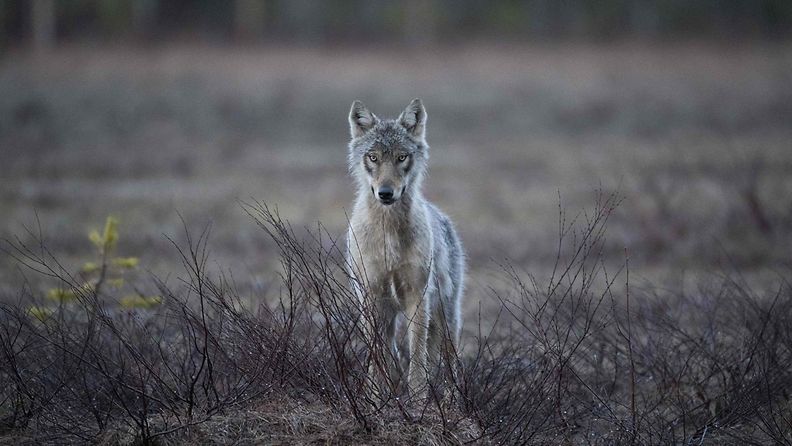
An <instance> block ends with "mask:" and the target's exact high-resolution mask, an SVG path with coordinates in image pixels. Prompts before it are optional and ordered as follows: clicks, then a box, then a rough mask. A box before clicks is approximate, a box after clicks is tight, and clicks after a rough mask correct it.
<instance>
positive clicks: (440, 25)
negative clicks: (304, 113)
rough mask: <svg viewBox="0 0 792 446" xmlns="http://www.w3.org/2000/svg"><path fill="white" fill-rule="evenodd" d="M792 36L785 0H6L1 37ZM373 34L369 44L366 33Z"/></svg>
mask: <svg viewBox="0 0 792 446" xmlns="http://www.w3.org/2000/svg"><path fill="white" fill-rule="evenodd" d="M790 30H792V5H790V3H789V2H788V1H785V0H755V1H746V0H695V1H686V0H664V1H657V2H653V1H647V0H602V1H596V2H595V1H587V0H564V1H553V0H531V1H519V0H497V1H485V0H461V1H452V0H426V1H421V0H408V1H403V2H387V1H361V0H331V1H311V0H295V1H285V0H234V1H224V2H217V1H211V0H174V1H160V0H30V1H28V0H3V1H2V2H0V38H2V41H3V43H4V44H7V45H8V44H15V43H19V42H21V41H24V40H25V39H27V38H33V39H34V40H35V41H36V42H37V43H38V44H40V45H51V44H53V43H54V42H56V41H61V40H81V41H86V40H103V41H113V40H137V41H154V40H158V39H162V38H166V39H174V38H177V39H179V38H202V39H208V40H215V41H226V42H228V41H240V40H243V41H260V40H264V39H266V40H277V41H282V42H311V43H330V42H332V43H337V42H346V43H353V44H360V43H371V42H385V41H396V42H404V43H410V44H415V43H426V42H437V41H439V42H459V41H465V40H470V39H476V38H506V39H521V40H522V39H532V40H537V39H538V40H543V39H558V38H566V39H569V38H575V39H595V40H601V39H613V38H623V37H631V38H634V37H643V38H664V39H668V38H671V39H679V38H689V37H697V38H700V37H703V36H706V37H711V38H728V39H734V38H745V37H753V38H757V37H758V38H778V37H784V36H788V35H789V33H790ZM363 35H364V36H365V37H364V38H362V37H361V36H363Z"/></svg>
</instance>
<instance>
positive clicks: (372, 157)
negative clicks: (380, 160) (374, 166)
mask: <svg viewBox="0 0 792 446" xmlns="http://www.w3.org/2000/svg"><path fill="white" fill-rule="evenodd" d="M368 158H369V159H370V160H371V162H372V163H376V162H377V155H374V154H373V153H369V155H368Z"/></svg>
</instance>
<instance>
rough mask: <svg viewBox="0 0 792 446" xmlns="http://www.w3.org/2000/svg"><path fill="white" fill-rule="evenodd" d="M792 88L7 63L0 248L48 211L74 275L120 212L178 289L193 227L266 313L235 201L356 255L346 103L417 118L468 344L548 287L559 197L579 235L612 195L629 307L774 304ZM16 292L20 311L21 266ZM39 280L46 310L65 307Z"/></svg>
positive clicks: (487, 54)
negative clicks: (449, 231) (464, 290)
mask: <svg viewBox="0 0 792 446" xmlns="http://www.w3.org/2000/svg"><path fill="white" fill-rule="evenodd" d="M791 82H792V47H790V46H788V45H782V44H773V45H770V44H763V45H759V44H741V45H724V46H716V45H666V46H647V45H637V44H636V45H633V44H618V45H607V46H588V45H569V44H567V45H550V44H548V45H542V46H517V45H474V46H461V47H440V48H434V49H431V50H417V51H411V50H406V49H396V48H363V49H360V48H325V49H310V48H280V47H267V48H247V49H244V48H242V49H240V48H226V47H209V48H206V47H200V48H198V47H182V46H174V47H164V48H156V49H131V48H110V49H108V48H98V49H97V48H85V47H66V48H62V49H58V50H57V51H55V52H53V53H51V54H39V55H34V54H28V53H22V52H11V53H10V54H7V55H5V56H4V57H3V58H2V59H0V154H2V161H3V166H2V175H0V214H2V215H3V218H2V220H0V235H2V236H3V237H12V236H13V235H23V238H24V230H23V226H28V227H34V226H35V225H36V217H35V213H37V214H38V218H39V219H40V222H41V226H42V230H43V232H44V235H45V236H46V240H47V246H48V247H49V249H50V250H51V251H52V252H53V253H55V254H57V255H58V257H59V258H61V259H62V260H63V261H64V264H65V265H66V266H67V267H68V268H76V267H77V266H79V265H80V264H82V262H84V261H85V260H86V259H88V258H89V257H90V256H91V250H92V247H91V245H90V243H88V242H87V234H88V232H89V230H90V229H92V228H96V227H100V226H101V225H102V223H103V221H104V218H105V216H106V215H109V214H111V215H114V216H117V217H118V218H119V220H120V222H121V226H120V231H121V234H122V236H121V241H120V246H119V252H123V253H125V254H128V255H136V256H140V258H141V263H142V264H144V265H145V266H146V268H149V269H150V270H152V271H153V272H155V273H156V274H157V275H159V276H161V277H166V276H168V274H170V273H174V272H177V271H179V270H180V268H181V262H180V258H179V257H178V254H177V253H175V252H174V250H173V249H172V247H171V245H170V243H169V241H168V240H167V239H166V238H165V237H164V236H163V234H164V235H167V236H170V237H173V238H175V239H176V240H177V241H181V240H182V239H183V231H182V228H181V225H182V223H181V220H180V214H181V216H183V217H184V219H185V220H186V222H187V224H188V225H189V226H190V227H192V228H194V229H200V228H201V227H202V226H203V225H204V224H206V223H207V222H211V223H212V236H211V241H210V248H211V252H212V258H213V263H212V264H211V265H210V268H211V269H215V270H217V269H225V270H226V271H233V275H234V280H235V281H236V282H237V284H238V285H239V287H240V288H241V289H242V290H244V294H245V296H244V297H245V298H246V299H248V300H252V301H255V300H256V299H261V300H268V299H271V298H272V296H273V295H274V294H273V293H274V290H276V289H277V288H278V287H279V279H278V278H277V276H276V272H277V271H278V270H279V264H278V259H277V256H276V255H275V251H274V246H273V244H272V241H271V240H269V239H267V237H265V236H264V235H263V234H262V233H261V231H260V230H259V229H258V228H257V227H256V226H255V224H254V223H253V222H252V220H251V219H250V217H249V216H248V215H247V214H246V213H245V212H244V211H243V210H242V209H241V207H240V204H239V201H240V200H242V201H248V200H251V199H256V200H261V201H264V202H267V203H269V204H271V205H277V207H278V209H279V211H280V215H281V216H282V217H283V218H285V219H288V220H289V221H290V222H291V223H292V224H293V225H294V226H295V227H297V228H300V227H302V226H308V227H315V225H316V224H317V222H320V221H321V222H322V224H324V225H325V226H326V228H327V229H328V231H329V233H330V234H331V235H335V236H338V237H341V236H343V233H344V228H345V223H346V214H345V213H346V211H347V210H348V209H349V205H350V204H351V201H352V196H353V193H354V191H353V189H352V186H351V181H350V179H349V178H348V175H347V173H346V165H345V163H346V161H345V156H346V148H345V144H346V141H347V137H348V129H347V120H346V116H347V113H348V108H349V105H350V104H351V102H352V100H353V99H361V100H363V101H364V102H366V104H367V105H368V106H369V107H370V108H371V109H372V110H373V111H374V112H375V113H377V114H378V115H380V116H386V117H387V116H395V115H397V114H398V112H399V111H400V110H401V109H402V108H403V107H404V106H405V105H406V104H407V103H408V102H409V100H410V99H411V98H413V97H421V98H422V99H423V100H424V103H425V104H426V107H427V111H428V114H429V126H428V138H429V143H430V145H431V146H432V149H431V150H432V151H431V160H430V163H431V168H430V175H429V178H428V181H427V183H426V194H427V196H428V197H429V198H430V199H432V200H433V201H435V202H437V203H438V204H439V205H440V207H442V208H443V209H444V210H446V211H447V213H449V214H450V215H451V216H452V218H453V219H454V220H455V222H456V223H457V226H458V228H459V232H460V235H461V237H462V239H463V241H464V243H465V246H466V249H467V253H468V260H469V267H470V277H469V280H468V289H469V292H468V294H467V297H466V302H465V314H466V323H467V325H468V333H471V332H472V331H473V327H474V326H475V325H476V319H477V316H478V311H479V304H482V303H483V307H484V308H485V310H487V309H488V308H496V307H497V306H499V302H497V301H495V300H494V299H493V297H492V295H491V294H490V293H489V291H488V290H489V289H490V288H491V287H497V286H498V283H499V282H498V281H499V280H501V279H500V278H499V277H501V276H500V275H499V272H498V270H499V267H498V266H497V264H498V263H499V262H502V261H504V260H506V259H508V260H509V261H510V262H511V263H512V264H513V265H515V266H516V267H517V268H518V269H521V270H524V271H527V272H530V273H532V274H535V275H537V276H538V277H546V276H549V274H550V270H551V268H552V264H553V261H554V259H555V254H556V244H557V233H558V218H559V212H558V210H559V196H560V201H561V205H562V207H563V208H564V209H566V214H567V216H568V217H569V218H573V217H574V216H575V215H580V218H585V215H583V214H579V213H580V212H581V211H583V210H585V209H591V207H592V205H593V202H594V199H595V195H596V193H595V190H596V189H600V188H601V189H603V190H605V191H619V192H620V193H621V195H622V196H623V197H624V198H625V199H624V201H623V203H622V205H621V206H620V207H619V208H618V209H617V210H616V212H615V213H614V214H613V216H612V218H611V221H610V225H609V229H608V232H607V236H608V238H607V240H606V241H605V242H604V245H603V259H604V261H605V262H606V263H607V264H609V265H619V264H621V263H623V262H624V260H625V256H626V254H628V255H629V257H630V275H631V280H632V281H633V283H634V284H636V286H638V285H640V284H645V285H647V284H652V286H656V287H660V288H673V289H678V290H682V291H685V290H689V289H692V288H694V287H696V286H698V285H699V284H700V278H701V277H702V275H707V274H710V273H712V272H715V273H717V272H718V271H722V270H723V269H724V268H737V269H738V270H739V271H740V274H742V275H743V276H744V277H745V278H746V280H747V281H748V282H750V283H752V284H755V285H756V286H757V287H758V288H764V287H772V286H775V284H776V281H777V276H776V275H775V274H776V272H778V271H780V270H786V268H788V267H789V265H790V257H789V240H790V236H791V235H792V150H789V141H791V140H792V90H790V89H789V88H788V86H789V85H790V83H791ZM215 262H216V263H215ZM0 279H1V280H2V282H1V283H0V287H2V289H3V291H4V295H5V296H6V299H9V296H11V297H13V296H16V290H17V289H18V288H19V284H20V275H19V272H18V270H17V268H16V266H15V263H14V261H13V260H12V259H11V258H9V257H8V256H3V257H2V258H1V259H0ZM28 279H29V280H31V281H32V286H33V288H34V291H35V292H37V293H40V292H43V290H45V289H46V288H48V287H50V286H52V284H51V283H48V282H47V281H43V280H40V279H39V278H36V277H31V276H28ZM647 286H648V285H647ZM493 317H494V316H493V314H490V313H486V311H485V314H484V315H483V318H484V320H485V322H486V321H487V320H491V319H492V318H493Z"/></svg>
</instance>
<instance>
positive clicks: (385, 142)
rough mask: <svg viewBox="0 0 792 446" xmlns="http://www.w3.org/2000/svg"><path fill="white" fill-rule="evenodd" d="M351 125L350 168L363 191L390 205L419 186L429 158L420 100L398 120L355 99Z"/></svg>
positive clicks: (416, 100)
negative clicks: (376, 111)
mask: <svg viewBox="0 0 792 446" xmlns="http://www.w3.org/2000/svg"><path fill="white" fill-rule="evenodd" d="M349 128H350V132H351V134H352V140H351V141H350V142H349V170H350V172H352V176H353V177H355V180H356V181H357V182H358V185H359V186H360V190H361V191H363V192H361V193H367V194H368V193H370V194H371V196H372V198H374V199H375V200H377V201H378V202H379V203H381V204H383V205H386V206H390V205H392V204H393V203H396V202H397V201H399V200H400V199H402V198H404V197H406V196H409V195H410V194H411V193H414V192H415V191H417V190H418V189H419V188H420V186H421V181H422V180H423V175H424V172H425V170H426V161H427V159H428V158H429V146H428V145H427V144H426V139H425V134H426V110H424V106H423V104H422V103H421V100H420V99H413V100H412V102H410V105H408V106H407V108H405V109H404V111H403V112H402V113H401V115H399V117H398V118H397V119H395V120H390V119H388V120H380V119H379V118H377V116H376V115H375V114H374V113H371V112H370V111H369V110H368V109H367V108H366V106H365V105H363V103H362V102H360V101H355V102H353V103H352V109H351V110H350V111H349Z"/></svg>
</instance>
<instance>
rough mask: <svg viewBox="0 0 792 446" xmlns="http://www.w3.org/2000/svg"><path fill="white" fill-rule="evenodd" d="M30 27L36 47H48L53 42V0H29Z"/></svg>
mask: <svg viewBox="0 0 792 446" xmlns="http://www.w3.org/2000/svg"><path fill="white" fill-rule="evenodd" d="M30 5H31V11H30V19H31V29H32V31H33V45H34V46H35V47H36V48H42V49H43V48H50V47H52V46H53V45H54V44H55V0H31V2H30Z"/></svg>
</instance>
